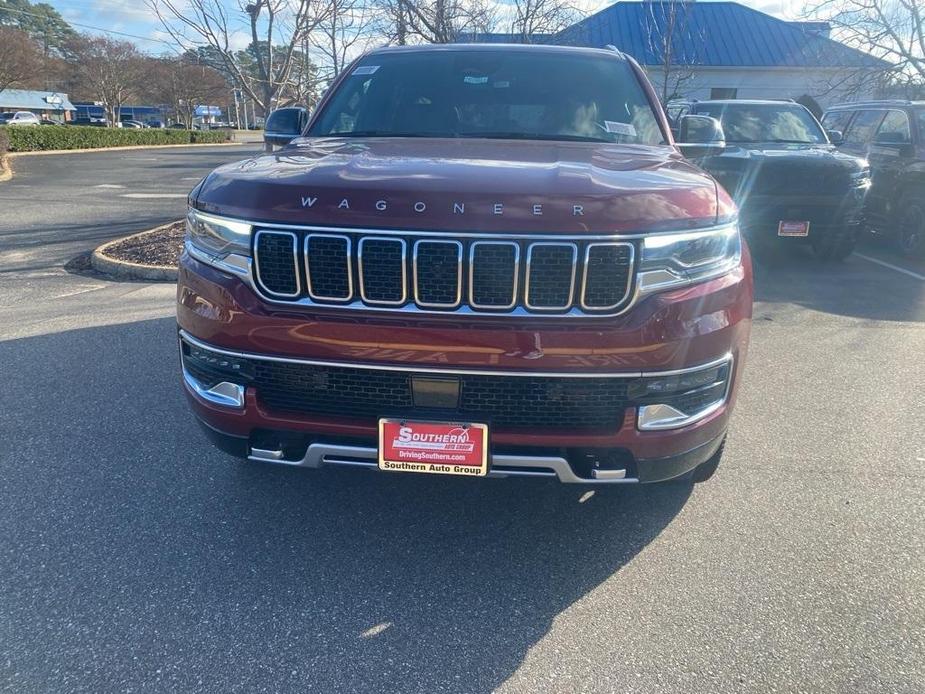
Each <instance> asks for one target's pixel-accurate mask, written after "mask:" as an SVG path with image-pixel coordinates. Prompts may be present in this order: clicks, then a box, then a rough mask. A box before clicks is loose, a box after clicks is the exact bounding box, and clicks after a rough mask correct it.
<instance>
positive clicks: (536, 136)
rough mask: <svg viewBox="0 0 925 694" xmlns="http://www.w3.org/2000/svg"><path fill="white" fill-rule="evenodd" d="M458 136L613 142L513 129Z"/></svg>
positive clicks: (600, 138)
mask: <svg viewBox="0 0 925 694" xmlns="http://www.w3.org/2000/svg"><path fill="white" fill-rule="evenodd" d="M459 136H460V137H475V138H479V137H482V138H485V139H488V140H544V141H556V140H561V141H563V142H602V143H604V144H609V145H612V144H614V142H613V140H605V139H604V138H602V137H591V136H589V135H548V134H544V133H524V132H515V131H510V132H507V131H489V132H474V133H460V135H459Z"/></svg>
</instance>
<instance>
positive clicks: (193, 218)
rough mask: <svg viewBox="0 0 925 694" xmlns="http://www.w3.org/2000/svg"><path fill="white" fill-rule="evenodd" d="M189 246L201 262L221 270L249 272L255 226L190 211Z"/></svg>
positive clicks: (192, 253) (188, 221)
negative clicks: (252, 232)
mask: <svg viewBox="0 0 925 694" xmlns="http://www.w3.org/2000/svg"><path fill="white" fill-rule="evenodd" d="M186 246H187V249H188V250H189V252H190V254H191V255H192V256H193V257H195V258H196V259H197V260H201V261H202V262H204V263H208V264H210V265H213V266H215V267H217V268H219V269H221V270H226V271H228V272H236V273H237V272H241V271H247V269H248V261H249V259H250V255H251V225H250V224H245V223H244V222H238V221H235V220H233V219H225V218H223V217H213V216H212V215H209V214H203V213H202V212H199V211H197V210H193V209H190V210H189V211H188V212H187V214H186Z"/></svg>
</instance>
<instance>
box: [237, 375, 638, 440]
mask: <svg viewBox="0 0 925 694" xmlns="http://www.w3.org/2000/svg"><path fill="white" fill-rule="evenodd" d="M458 378H459V384H460V395H459V405H458V407H456V408H446V409H435V408H430V409H422V408H415V407H414V404H413V398H412V392H411V374H409V373H405V372H398V371H369V370H362V369H350V368H345V367H328V366H310V365H303V364H287V363H282V362H280V363H277V362H257V363H256V366H255V378H254V382H253V383H254V385H255V386H256V387H257V393H258V396H259V397H260V399H261V400H262V401H263V402H264V403H265V404H266V405H267V406H268V407H270V408H272V409H274V410H280V411H288V412H296V413H308V414H317V415H322V416H345V417H351V418H356V419H376V418H378V417H404V416H407V417H416V418H421V417H427V416H434V417H439V418H442V419H450V420H455V419H459V420H463V421H477V422H483V421H485V422H488V423H489V424H492V425H494V426H502V427H508V428H536V427H556V428H569V429H575V430H589V429H598V430H603V429H609V430H614V429H617V428H619V426H620V423H621V422H622V421H623V410H624V407H625V406H626V382H625V381H624V380H623V379H613V378H609V379H608V378H548V377H547V378H542V377H532V376H469V375H460V376H458Z"/></svg>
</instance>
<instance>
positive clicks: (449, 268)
mask: <svg viewBox="0 0 925 694" xmlns="http://www.w3.org/2000/svg"><path fill="white" fill-rule="evenodd" d="M412 264H413V276H414V279H413V282H414V303H416V304H417V305H418V306H423V307H425V308H456V307H457V306H459V304H460V302H462V264H463V246H462V244H461V243H460V242H459V241H441V240H432V239H426V240H419V241H415V242H414V250H413V251H412Z"/></svg>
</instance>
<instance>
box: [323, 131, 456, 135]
mask: <svg viewBox="0 0 925 694" xmlns="http://www.w3.org/2000/svg"><path fill="white" fill-rule="evenodd" d="M317 137H453V134H452V133H412V132H407V133H404V132H395V131H393V130H351V131H350V132H344V133H327V134H326V135H317Z"/></svg>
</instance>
